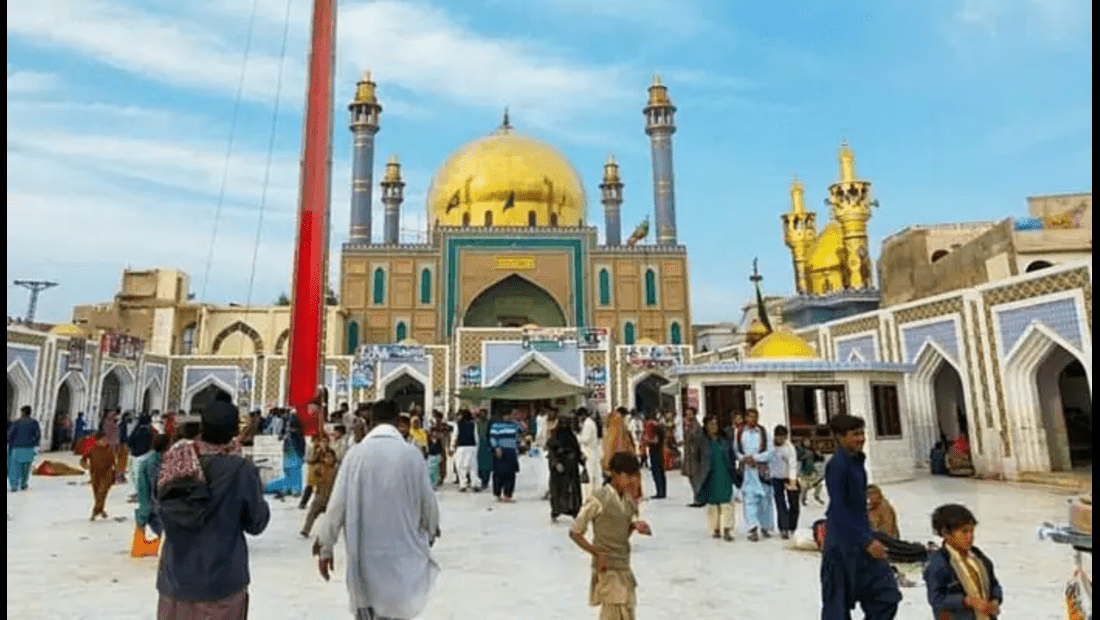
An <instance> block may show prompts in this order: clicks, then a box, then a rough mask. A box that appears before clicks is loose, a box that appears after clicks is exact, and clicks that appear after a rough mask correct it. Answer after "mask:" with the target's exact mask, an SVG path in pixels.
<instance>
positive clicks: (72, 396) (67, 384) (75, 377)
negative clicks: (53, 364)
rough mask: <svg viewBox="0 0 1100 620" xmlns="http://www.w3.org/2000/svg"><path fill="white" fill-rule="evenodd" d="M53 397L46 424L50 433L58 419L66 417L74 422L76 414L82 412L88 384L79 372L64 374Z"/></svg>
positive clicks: (85, 402) (85, 401) (85, 404)
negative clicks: (51, 409) (52, 404)
mask: <svg viewBox="0 0 1100 620" xmlns="http://www.w3.org/2000/svg"><path fill="white" fill-rule="evenodd" d="M54 396H55V398H54V406H53V411H52V412H50V413H51V414H52V415H51V416H50V420H49V423H48V426H49V427H50V429H51V431H52V429H53V425H54V424H56V423H57V419H58V417H60V416H62V415H66V416H68V417H69V420H71V421H73V422H75V421H76V414H77V413H79V412H81V411H84V409H85V407H86V406H87V398H88V382H87V381H86V380H85V379H84V375H82V374H81V373H79V372H69V373H66V374H65V376H64V377H62V379H61V381H60V382H59V383H58V385H57V393H56V394H55V395H54ZM51 441H52V439H51Z"/></svg>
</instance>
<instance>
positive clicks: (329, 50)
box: [288, 0, 336, 435]
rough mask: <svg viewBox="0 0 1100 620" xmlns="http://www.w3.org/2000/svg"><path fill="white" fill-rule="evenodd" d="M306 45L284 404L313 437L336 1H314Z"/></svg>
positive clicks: (325, 248)
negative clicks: (306, 80)
mask: <svg viewBox="0 0 1100 620" xmlns="http://www.w3.org/2000/svg"><path fill="white" fill-rule="evenodd" d="M311 40H312V43H311V46H310V54H309V86H308V91H307V93H306V109H305V114H306V117H305V123H304V129H305V135H304V136H303V141H302V142H303V145H302V178H301V188H300V190H301V193H300V196H299V207H298V245H297V248H296V256H295V260H294V296H293V298H292V299H291V302H292V303H291V308H290V354H289V360H288V372H289V377H288V379H289V380H288V392H289V394H288V400H289V404H290V406H291V407H293V408H294V409H295V410H296V411H297V413H298V418H299V419H300V420H301V422H302V428H303V430H304V431H305V434H306V435H313V434H315V433H316V432H317V431H318V429H319V428H320V422H321V421H320V420H319V419H318V415H317V414H316V413H315V412H311V411H309V409H308V406H309V401H310V400H312V399H313V398H314V397H315V396H316V395H317V386H318V385H319V384H320V383H321V380H320V377H321V360H322V355H321V354H322V345H323V340H324V330H323V324H322V322H323V320H324V309H325V306H324V303H325V290H324V288H325V282H326V280H327V278H325V273H324V270H325V266H326V263H327V260H326V258H327V253H328V221H327V219H328V193H329V184H330V180H331V165H330V164H331V154H332V89H333V80H334V77H333V70H334V65H335V63H334V56H335V49H336V0H314V2H313V36H312V39H311Z"/></svg>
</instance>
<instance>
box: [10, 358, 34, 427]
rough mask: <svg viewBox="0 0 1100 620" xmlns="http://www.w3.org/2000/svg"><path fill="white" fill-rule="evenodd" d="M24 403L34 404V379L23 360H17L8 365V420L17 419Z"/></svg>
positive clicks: (27, 404)
mask: <svg viewBox="0 0 1100 620" xmlns="http://www.w3.org/2000/svg"><path fill="white" fill-rule="evenodd" d="M24 405H26V406H33V405H34V379H33V378H32V377H31V373H29V372H27V367H26V366H24V365H23V362H21V361H19V360H16V361H14V362H12V363H11V364H9V365H8V420H14V419H17V418H18V417H19V410H20V409H21V408H22V407H23V406H24Z"/></svg>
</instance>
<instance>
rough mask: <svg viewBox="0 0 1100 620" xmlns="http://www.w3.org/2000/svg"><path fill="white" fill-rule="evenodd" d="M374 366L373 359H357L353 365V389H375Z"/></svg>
mask: <svg viewBox="0 0 1100 620" xmlns="http://www.w3.org/2000/svg"><path fill="white" fill-rule="evenodd" d="M374 364H375V360H372V359H367V358H363V357H357V358H355V362H354V363H352V365H351V387H353V388H368V387H374Z"/></svg>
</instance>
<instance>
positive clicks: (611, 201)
mask: <svg viewBox="0 0 1100 620" xmlns="http://www.w3.org/2000/svg"><path fill="white" fill-rule="evenodd" d="M600 202H602V203H603V216H604V236H605V238H606V242H607V245H609V246H618V245H622V243H623V237H622V234H623V231H622V221H621V219H620V213H619V211H620V209H621V208H622V205H623V180H622V178H620V177H619V164H617V163H615V157H614V156H613V155H608V156H607V163H606V164H604V165H603V183H600Z"/></svg>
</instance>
